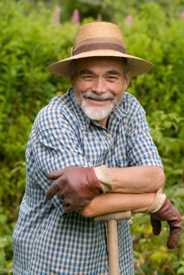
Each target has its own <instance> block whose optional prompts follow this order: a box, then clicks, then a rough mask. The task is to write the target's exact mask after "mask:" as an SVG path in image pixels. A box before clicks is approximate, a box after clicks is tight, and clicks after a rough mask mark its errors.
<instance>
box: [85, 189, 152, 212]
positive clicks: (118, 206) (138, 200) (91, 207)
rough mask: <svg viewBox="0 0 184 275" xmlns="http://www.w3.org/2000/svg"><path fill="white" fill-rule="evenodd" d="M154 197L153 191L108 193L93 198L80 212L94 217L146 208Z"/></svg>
mask: <svg viewBox="0 0 184 275" xmlns="http://www.w3.org/2000/svg"><path fill="white" fill-rule="evenodd" d="M154 199H155V193H147V194H120V193H116V194H115V193H108V194H103V195H100V196H97V197H96V198H94V199H93V200H92V201H91V202H90V203H89V204H88V205H87V206H86V207H85V208H84V209H83V211H82V212H81V214H82V215H83V216H85V217H96V216H100V215H105V214H109V213H116V212H122V211H129V210H131V211H134V210H135V211H136V210H137V209H142V210H143V212H144V210H147V209H148V208H149V207H150V205H152V203H153V201H154Z"/></svg>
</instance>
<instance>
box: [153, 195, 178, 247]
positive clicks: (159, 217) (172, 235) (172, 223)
mask: <svg viewBox="0 0 184 275" xmlns="http://www.w3.org/2000/svg"><path fill="white" fill-rule="evenodd" d="M161 221H167V223H168V224H169V227H170V232H169V237H168V240H167V247H168V248H170V249H173V248H176V246H177V243H178V241H179V237H180V234H181V228H182V219H181V215H180V213H179V212H178V210H177V209H176V208H175V207H174V206H173V205H172V204H171V202H170V201H169V200H168V199H166V200H165V201H164V204H163V205H162V207H161V208H160V209H159V210H157V211H156V212H153V213H151V225H152V230H153V234H154V235H159V234H160V232H161Z"/></svg>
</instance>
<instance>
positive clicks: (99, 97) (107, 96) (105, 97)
mask: <svg viewBox="0 0 184 275" xmlns="http://www.w3.org/2000/svg"><path fill="white" fill-rule="evenodd" d="M83 97H84V98H88V97H89V98H92V99H96V100H108V99H109V100H113V99H114V96H113V95H112V94H111V93H110V92H107V93H102V94H100V95H99V94H97V93H95V92H92V91H88V92H86V93H85V94H84V95H83Z"/></svg>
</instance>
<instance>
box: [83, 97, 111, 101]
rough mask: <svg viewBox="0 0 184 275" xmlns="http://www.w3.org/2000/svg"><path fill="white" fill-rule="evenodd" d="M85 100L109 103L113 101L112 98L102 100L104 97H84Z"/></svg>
mask: <svg viewBox="0 0 184 275" xmlns="http://www.w3.org/2000/svg"><path fill="white" fill-rule="evenodd" d="M84 98H85V99H87V100H92V101H99V102H108V101H113V98H112V97H108V98H102V97H98V98H96V97H95V98H94V97H91V96H84Z"/></svg>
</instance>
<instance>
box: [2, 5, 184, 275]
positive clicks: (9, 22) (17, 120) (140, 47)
mask: <svg viewBox="0 0 184 275" xmlns="http://www.w3.org/2000/svg"><path fill="white" fill-rule="evenodd" d="M94 20H106V21H110V22H115V23H117V24H118V25H119V26H120V28H121V30H122V32H123V34H124V36H125V41H126V44H127V45H128V51H129V53H131V54H135V55H137V56H140V57H142V58H145V59H148V60H150V61H151V62H152V63H153V64H154V67H153V69H152V71H151V72H150V73H148V74H147V75H143V76H139V77H137V78H135V79H134V80H133V81H132V83H131V86H130V88H129V91H130V92H131V93H133V94H134V95H136V97H137V98H138V99H139V100H140V102H141V104H142V105H143V106H144V108H145V110H146V112H147V118H148V121H149V124H150V127H151V130H152V135H153V138H154V141H155V143H156V144H157V146H158V149H159V152H160V155H161V157H162V159H163V163H164V166H165V173H166V176H167V182H166V188H165V190H166V193H167V195H168V196H169V198H170V199H171V200H172V201H173V203H174V204H175V205H176V206H177V207H178V208H179V209H180V210H181V212H182V213H184V203H183V199H184V115H183V113H184V1H182V0H181V1H180V0H160V1H159V0H158V1H151V0H124V1H122V0H101V1H100V0H75V1H69V0H68V1H67V0H66V1H64V0H63V1H61V0H60V1H31V0H30V1H28V0H27V1H15V0H9V1H6V0H1V1H0V274H12V237H11V236H12V230H13V227H14V225H15V222H16V219H17V214H18V209H19V203H20V201H21V198H22V195H23V192H24V188H25V159H24V153H25V146H26V142H27V139H28V135H29V132H30V129H31V126H32V122H33V120H34V118H35V115H36V114H37V112H38V111H39V110H40V108H42V107H43V106H44V105H46V104H47V103H48V101H49V100H50V99H51V97H52V96H54V95H55V94H58V93H64V92H65V91H66V89H67V88H68V87H69V86H68V85H69V83H68V82H67V81H66V80H65V79H63V78H58V77H54V76H53V75H50V74H49V73H48V71H47V66H48V64H50V63H52V62H54V61H56V60H58V59H59V58H63V57H66V56H68V55H70V52H71V47H72V41H73V38H74V35H75V33H76V31H77V30H78V27H79V25H80V24H83V23H86V22H91V21H94ZM94 31H95V30H94ZM132 234H133V239H134V255H135V268H136V275H164V274H167V275H171V274H173V275H174V274H184V238H181V242H180V244H179V246H178V248H177V249H176V250H174V251H169V250H168V249H167V248H166V238H167V235H168V226H166V225H165V224H163V230H162V233H161V236H160V237H155V236H153V235H152V232H151V226H150V223H149V216H147V215H137V216H136V217H134V218H133V224H132Z"/></svg>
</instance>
